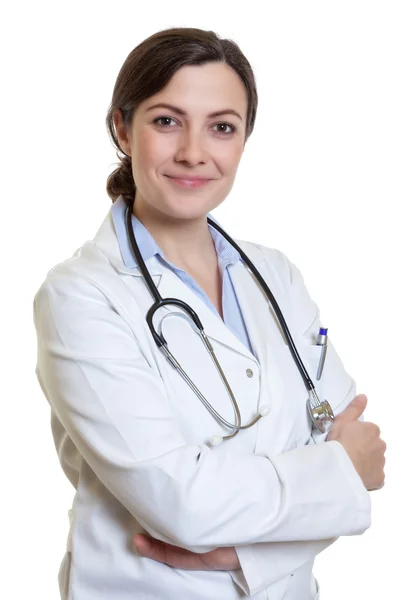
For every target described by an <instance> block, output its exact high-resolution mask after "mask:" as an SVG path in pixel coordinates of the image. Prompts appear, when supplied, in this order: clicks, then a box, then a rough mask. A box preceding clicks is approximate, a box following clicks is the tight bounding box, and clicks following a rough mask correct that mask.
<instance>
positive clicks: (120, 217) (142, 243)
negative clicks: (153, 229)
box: [111, 196, 240, 269]
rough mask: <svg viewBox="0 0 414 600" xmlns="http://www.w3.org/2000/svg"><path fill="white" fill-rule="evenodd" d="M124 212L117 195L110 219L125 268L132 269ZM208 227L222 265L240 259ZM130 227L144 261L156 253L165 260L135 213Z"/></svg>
mask: <svg viewBox="0 0 414 600" xmlns="http://www.w3.org/2000/svg"><path fill="white" fill-rule="evenodd" d="M125 212H126V203H125V200H124V199H123V197H122V196H118V198H117V199H116V201H115V202H114V203H113V204H112V207H111V214H112V220H113V223H114V227H115V231H116V235H117V238H118V243H119V249H120V251H121V255H122V259H123V261H124V264H125V266H126V268H127V269H132V268H134V267H137V266H138V265H137V261H136V259H135V256H134V254H133V251H132V249H131V248H130V245H129V242H128V235H127V228H126V222H125ZM207 216H208V217H209V218H210V219H211V220H212V221H213V222H214V223H217V224H218V225H220V223H218V221H217V220H216V219H215V218H214V217H213V216H212V215H211V214H210V213H209V214H208V215H207ZM208 228H209V231H210V234H211V237H212V240H213V242H214V246H215V248H216V252H217V256H218V257H219V259H220V262H221V264H222V265H223V267H226V266H227V265H229V264H234V263H236V262H238V261H239V260H240V253H239V252H238V251H237V250H236V249H235V248H234V247H233V246H232V245H231V244H230V243H229V242H228V241H227V240H226V238H225V237H224V236H222V235H221V233H220V232H219V231H217V230H216V229H215V228H214V227H213V226H212V225H209V226H208ZM132 229H133V231H134V235H135V239H136V241H137V244H138V247H139V249H140V251H141V254H142V258H143V259H144V261H147V260H148V259H150V258H152V257H153V256H156V255H158V256H160V257H161V258H162V259H163V260H166V258H165V256H164V254H163V252H162V250H161V248H160V247H159V246H158V245H157V243H156V242H155V240H154V238H153V237H152V235H151V234H150V232H149V231H148V229H147V228H146V227H145V226H144V225H143V223H141V221H140V220H139V219H138V218H137V217H136V216H135V215H132Z"/></svg>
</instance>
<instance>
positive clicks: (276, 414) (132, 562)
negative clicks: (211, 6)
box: [34, 28, 385, 600]
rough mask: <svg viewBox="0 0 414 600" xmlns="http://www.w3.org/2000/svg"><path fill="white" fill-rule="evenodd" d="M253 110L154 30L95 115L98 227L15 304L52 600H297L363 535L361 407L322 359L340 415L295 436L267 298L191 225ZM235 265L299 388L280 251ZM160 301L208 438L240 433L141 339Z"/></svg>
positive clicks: (214, 60) (244, 96)
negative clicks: (58, 517) (22, 309)
mask: <svg viewBox="0 0 414 600" xmlns="http://www.w3.org/2000/svg"><path fill="white" fill-rule="evenodd" d="M256 108H257V93H256V87H255V81H254V76H253V73H252V70H251V67H250V65H249V63H248V61H247V59H246V58H245V57H244V55H243V54H242V53H241V51H240V49H239V48H238V46H237V45H236V44H235V43H234V42H232V41H230V40H222V39H219V38H218V37H217V36H216V35H215V34H214V33H213V32H207V31H202V30H198V29H185V28H178V29H170V30H166V31H161V32H158V33H156V34H154V35H153V36H151V37H149V38H148V39H147V40H145V41H144V42H142V43H141V44H140V45H139V46H137V48H135V49H134V50H133V51H132V52H131V54H130V55H129V56H128V57H127V59H126V61H125V63H124V65H123V66H122V68H121V71H120V73H119V75H118V78H117V81H116V83H115V88H114V92H113V98H112V103H111V106H110V108H109V111H108V116H107V125H108V128H109V132H110V134H111V136H112V139H113V141H114V143H115V145H116V147H117V148H118V151H119V153H120V154H119V158H120V159H121V163H120V166H119V168H117V169H116V171H115V172H114V173H112V175H111V176H110V177H109V179H108V183H107V191H108V194H109V196H110V197H111V199H112V201H113V205H112V208H111V210H110V211H109V213H108V215H107V217H106V218H105V220H104V222H103V224H102V226H101V227H100V229H99V231H98V232H97V234H96V236H95V238H94V240H93V241H89V242H86V243H85V244H84V245H83V246H82V247H81V248H80V249H79V250H78V251H77V252H76V253H75V255H74V256H73V257H72V258H71V259H70V260H68V261H65V262H63V263H61V264H59V265H57V266H56V267H55V268H54V269H52V270H51V271H50V272H49V273H48V275H47V277H46V280H45V282H44V283H43V284H42V286H41V287H40V289H39V291H38V292H37V294H36V298H35V305H34V315H35V324H36V328H37V334H38V340H39V347H38V364H37V375H38V378H39V382H40V384H41V386H42V389H43V391H44V394H45V396H46V397H47V399H48V401H49V403H50V405H51V409H52V427H53V435H54V439H55V443H56V447H57V450H58V453H59V458H60V461H61V464H62V468H63V470H64V472H65V474H66V476H67V477H68V478H69V480H70V481H71V482H72V483H73V485H74V487H75V489H76V494H75V498H74V503H73V507H72V511H71V527H70V532H69V536H68V547H67V552H66V555H65V558H64V560H63V562H62V566H61V570H60V574H59V582H60V590H61V597H62V598H64V599H68V598H72V599H75V598H82V600H95V599H96V598H105V599H116V600H121V599H125V600H129V599H131V600H132V599H134V600H135V599H136V598H145V599H152V598H165V599H168V598H180V599H181V600H184V599H191V600H193V599H200V600H204V599H210V598H211V599H215V600H218V599H223V600H224V599H226V600H230V599H231V598H239V597H242V596H245V595H248V596H249V597H252V598H269V599H270V598H271V599H278V600H279V599H282V598H284V599H287V600H294V599H295V600H296V599H298V598H300V599H303V600H306V599H309V600H310V599H311V598H317V597H318V586H317V583H316V580H315V578H314V577H313V575H312V565H313V562H314V558H315V556H316V555H317V554H318V553H319V552H321V551H322V550H323V549H324V548H326V547H327V546H329V545H330V544H332V543H333V542H334V541H335V539H336V538H337V537H339V536H341V535H355V534H360V533H362V532H363V531H365V530H366V529H367V528H368V527H369V525H370V496H369V494H368V491H367V490H369V489H376V488H378V487H380V486H381V485H382V482H383V466H384V465H383V462H384V458H383V455H384V449H385V445H384V443H383V442H382V440H381V439H380V438H379V431H378V428H377V427H376V425H373V424H371V423H364V422H362V417H361V415H362V412H363V410H364V408H365V404H366V398H364V397H361V396H358V397H357V398H356V399H354V400H353V398H354V396H355V387H354V382H353V380H352V379H351V378H350V377H349V375H348V374H347V373H346V372H345V370H344V369H343V366H342V363H341V361H340V360H339V358H338V356H337V354H336V353H335V350H334V348H333V347H332V345H331V344H330V343H329V344H328V351H327V355H326V361H325V365H324V369H323V375H322V377H321V378H320V380H319V381H317V391H318V393H319V396H320V397H321V398H329V402H330V404H331V406H332V408H333V410H334V413H335V414H336V415H337V414H338V413H341V415H340V417H338V418H337V420H336V422H335V423H334V424H333V426H332V428H331V429H330V431H329V436H328V438H327V439H326V432H325V433H323V432H321V431H319V430H317V429H315V430H312V422H311V420H310V417H309V413H308V411H307V408H306V401H307V392H306V389H305V387H304V385H303V381H302V379H301V377H300V374H299V373H298V370H297V368H296V365H295V363H294V361H293V360H292V356H291V354H290V351H289V348H288V346H287V344H286V339H285V337H284V334H283V332H282V330H281V328H280V325H279V322H278V319H277V318H276V316H275V314H274V312H273V310H272V309H271V308H270V304H269V301H268V300H267V299H266V296H265V295H264V294H263V292H262V290H261V288H260V286H259V285H258V284H257V281H256V280H255V278H254V277H253V276H252V274H251V272H250V270H248V269H246V266H245V264H244V262H243V260H242V259H241V255H240V253H239V252H238V251H237V250H235V248H234V247H233V246H232V245H231V244H230V243H229V242H228V240H227V239H226V237H225V235H224V234H223V233H220V232H219V231H218V230H216V229H215V227H214V226H213V223H214V221H212V222H208V221H207V217H208V216H210V215H209V213H210V211H211V210H212V209H214V208H215V207H217V206H218V205H219V204H220V203H221V202H223V200H224V199H225V197H226V196H227V195H228V193H229V192H230V190H231V187H232V185H233V182H234V178H235V175H236V172H237V167H238V165H239V161H240V159H241V156H242V153H243V150H244V146H245V143H246V141H247V139H248V137H249V136H250V135H251V133H252V131H253V127H254V122H255V116H256ZM200 178H201V179H202V180H203V181H200ZM129 224H130V225H129ZM129 227H130V228H132V234H133V235H132V236H131V238H130V239H131V241H130V239H129V237H128V234H131V229H128V228H129ZM134 239H135V243H136V244H137V245H138V249H139V251H140V252H141V254H142V259H143V261H144V262H145V266H146V267H147V268H148V270H149V276H150V278H151V280H152V281H153V282H154V284H155V286H154V287H155V292H154V289H153V290H152V292H151V288H150V287H149V284H148V283H147V282H146V281H145V278H144V268H143V267H142V265H141V264H140V262H139V258H137V254H136V251H135V250H134V242H133V240H134ZM240 247H241V248H242V251H243V252H245V253H246V255H247V256H248V257H249V258H250V260H251V261H252V262H253V264H254V266H255V267H256V268H257V269H258V270H259V272H260V273H261V275H262V276H263V277H264V280H265V281H266V283H267V285H268V286H269V288H270V289H271V291H272V292H273V294H274V296H275V297H276V298H277V302H278V304H279V306H280V308H281V310H282V313H283V315H284V318H285V320H286V322H287V325H288V327H289V329H290V332H291V335H292V337H293V340H294V342H295V345H296V347H297V349H298V352H299V354H300V356H301V358H302V360H303V362H304V363H305V366H306V368H307V370H308V372H309V374H310V376H311V378H312V379H313V380H316V370H317V368H318V364H319V359H320V352H321V348H320V346H318V345H316V338H317V334H318V331H319V327H320V321H319V315H318V310H317V307H316V306H315V304H314V303H313V301H312V300H311V299H310V298H309V295H308V293H307V291H306V288H305V287H304V283H303V280H302V277H301V275H300V273H299V272H298V270H297V269H296V268H295V266H294V265H292V264H291V263H290V262H289V261H288V259H287V258H286V257H285V256H284V255H283V254H282V253H281V252H279V251H277V250H273V249H270V248H266V247H264V246H261V245H258V244H252V243H249V242H240ZM157 292H158V293H159V294H160V295H161V297H162V298H178V299H179V300H181V301H184V302H186V303H188V304H189V305H190V306H191V308H192V309H193V310H195V312H196V313H197V315H198V316H199V318H200V319H201V322H202V324H203V326H204V331H205V334H206V336H207V338H206V339H207V340H208V342H210V344H211V345H212V347H213V349H214V351H215V353H216V356H217V359H218V360H219V362H220V364H221V367H222V369H223V372H224V374H225V376H226V378H227V381H228V383H229V384H230V386H231V388H232V391H233V393H234V397H235V399H236V400H237V405H238V407H239V410H240V420H239V419H238V416H237V412H236V414H235V410H234V407H233V402H232V399H231V397H230V395H229V393H228V392H227V390H226V388H225V386H223V381H222V379H221V377H220V375H219V373H218V370H217V368H216V366H215V364H214V362H213V360H211V358H209V354H208V352H207V350H206V347H205V346H204V345H203V342H202V340H201V339H200V338H199V337H198V336H197V335H196V332H195V330H194V328H193V327H192V326H191V324H189V320H188V318H185V315H186V313H185V311H184V310H183V308H182V307H180V306H177V305H176V306H173V305H169V306H166V307H162V308H160V309H159V310H158V311H156V313H155V314H154V328H155V331H156V332H158V333H160V331H162V334H163V335H164V336H165V338H166V340H167V341H168V348H169V350H170V351H171V352H172V353H173V355H174V356H175V357H176V358H177V360H178V361H179V363H180V364H181V365H182V367H183V369H184V370H185V372H186V373H188V375H189V377H191V379H192V380H193V382H194V384H195V385H196V386H197V388H198V389H199V390H200V392H201V393H202V394H203V395H204V396H205V397H206V398H207V400H208V401H209V402H210V404H211V405H212V407H213V408H214V409H215V410H216V411H217V412H218V413H219V414H220V415H221V417H222V418H223V419H225V420H226V421H227V422H230V424H233V423H239V422H241V424H242V425H245V424H250V423H251V422H252V421H254V424H253V425H252V426H250V427H249V428H246V429H241V430H240V431H239V433H237V430H235V429H234V428H233V429H232V428H229V427H226V426H225V425H224V424H223V422H220V421H219V420H218V419H217V417H216V416H215V415H214V414H212V413H211V412H210V411H209V410H206V407H205V406H204V405H203V403H202V401H200V397H197V393H195V391H194V389H193V388H191V386H190V385H189V384H188V382H187V381H185V379H184V378H183V377H182V375H181V374H180V373H179V372H178V371H177V370H176V369H175V368H173V366H172V364H171V363H170V360H169V359H168V358H167V356H166V355H165V353H164V352H162V351H160V349H159V348H158V346H157V344H156V342H155V341H154V337H153V334H152V332H151V331H150V328H149V327H148V323H147V320H146V315H147V312H148V310H149V309H150V307H151V306H152V305H153V303H154V297H153V296H154V294H156V293H157ZM182 317H184V318H182ZM160 328H161V329H160ZM348 405H349V406H348ZM345 408H346V410H345ZM257 415H259V416H258V418H256V417H257ZM261 415H263V418H261ZM358 418H360V420H358ZM236 433H237V435H236ZM325 440H326V441H325ZM217 442H222V443H220V444H218V445H216V444H217ZM322 442H324V443H322ZM137 534H138V535H137ZM140 534H145V535H140ZM134 540H135V541H134ZM151 540H153V545H152V546H151V544H150V542H151ZM135 544H136V547H135ZM137 549H138V552H137Z"/></svg>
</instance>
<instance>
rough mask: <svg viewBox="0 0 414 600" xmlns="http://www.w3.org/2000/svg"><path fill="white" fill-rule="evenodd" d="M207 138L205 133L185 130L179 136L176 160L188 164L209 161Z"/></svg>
mask: <svg viewBox="0 0 414 600" xmlns="http://www.w3.org/2000/svg"><path fill="white" fill-rule="evenodd" d="M205 143H206V140H205V139H204V137H203V134H202V133H200V132H196V131H190V130H189V129H188V130H187V131H183V132H182V135H181V136H180V138H179V144H178V149H177V152H176V153H175V160H176V161H177V162H185V163H187V164H188V165H198V164H200V163H206V162H207V150H206V147H205Z"/></svg>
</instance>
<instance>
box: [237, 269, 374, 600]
mask: <svg viewBox="0 0 414 600" xmlns="http://www.w3.org/2000/svg"><path fill="white" fill-rule="evenodd" d="M289 268H290V283H291V303H292V308H293V320H294V321H296V322H297V323H299V331H300V333H301V334H302V335H304V336H305V338H306V339H307V341H308V342H309V343H310V344H315V341H316V337H317V335H318V333H319V328H320V327H322V323H321V321H320V318H319V309H318V307H317V306H316V304H315V303H314V302H313V300H312V299H311V298H310V296H309V293H308V291H307V289H306V287H305V284H304V280H303V277H302V275H301V273H300V272H299V270H298V269H297V267H296V266H295V265H293V264H292V263H289ZM309 319H310V320H309ZM309 323H310V324H309ZM328 340H329V345H328V351H327V358H326V362H325V366H324V371H323V376H322V378H321V379H324V380H325V381H324V389H326V390H327V391H328V393H329V398H328V399H329V402H330V403H331V406H332V408H333V410H334V413H335V414H336V415H337V414H339V413H340V412H342V411H343V410H345V408H346V407H347V406H348V404H349V403H350V402H351V400H352V399H353V398H354V397H355V395H356V386H355V381H354V380H353V379H352V378H351V377H350V376H349V375H348V374H347V373H346V371H345V369H344V366H343V364H342V362H341V360H340V358H339V356H338V354H337V353H336V351H335V348H334V346H333V345H332V343H331V341H330V339H329V338H328ZM337 381H341V382H342V381H343V382H345V387H344V386H342V387H341V388H340V389H339V393H338V389H337V386H336V382H337ZM346 382H348V383H346ZM324 397H325V398H326V396H324ZM359 420H361V421H363V420H364V419H363V415H362V416H361V417H360V419H359ZM329 430H330V425H329V424H328V425H327V427H326V431H325V433H321V432H319V431H316V430H315V429H313V430H312V434H311V437H310V439H309V440H307V441H306V442H304V444H305V445H306V444H308V445H315V444H320V443H322V442H325V440H326V438H327V436H328V433H329ZM328 444H331V442H328ZM334 449H335V451H336V452H337V454H338V457H337V458H338V462H339V463H340V464H341V466H342V469H343V474H344V475H345V476H346V477H347V478H348V480H349V483H350V485H352V486H353V488H354V491H355V494H356V495H357V496H359V498H360V502H361V503H366V505H367V509H368V506H369V493H368V491H367V490H366V489H365V486H363V485H362V486H361V484H362V481H361V479H360V477H359V475H358V474H357V472H356V471H355V468H354V466H353V464H352V461H351V460H350V459H349V457H348V454H347V453H346V451H345V450H344V448H343V447H342V445H341V444H339V442H337V446H336V448H334ZM343 535H349V534H343ZM337 539H338V537H331V538H327V539H319V540H316V539H315V540H311V539H309V540H306V541H292V542H290V541H289V542H275V543H264V544H263V543H259V544H253V545H248V546H239V547H236V552H237V555H238V558H239V562H240V567H241V568H240V569H238V570H236V571H232V572H231V576H232V578H233V580H234V582H235V583H236V584H237V585H238V586H239V587H240V588H241V589H242V590H243V592H244V593H245V594H247V595H251V596H253V595H254V594H256V593H258V592H260V591H261V590H263V589H264V588H266V587H268V586H269V585H271V584H272V583H275V582H277V581H278V580H279V579H282V578H283V577H285V576H286V575H288V574H289V573H293V572H294V571H295V570H296V569H298V568H299V567H300V566H302V565H303V564H305V563H306V562H308V561H309V560H311V559H312V558H314V557H315V556H316V555H317V554H319V553H320V552H322V551H323V550H325V549H326V548H327V547H329V546H330V545H332V544H333V543H334V542H335V541H336V540H337Z"/></svg>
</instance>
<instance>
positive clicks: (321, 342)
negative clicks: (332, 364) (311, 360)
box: [316, 327, 328, 381]
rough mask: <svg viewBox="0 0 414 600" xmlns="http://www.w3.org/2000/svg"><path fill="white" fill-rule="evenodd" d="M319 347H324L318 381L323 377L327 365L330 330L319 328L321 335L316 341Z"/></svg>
mask: <svg viewBox="0 0 414 600" xmlns="http://www.w3.org/2000/svg"><path fill="white" fill-rule="evenodd" d="M316 345H317V346H322V348H321V357H320V359H319V366H318V372H317V374H316V379H317V380H318V381H319V380H320V378H321V377H322V371H323V366H324V364H325V358H326V351H327V349H328V330H327V329H324V328H323V327H320V328H319V335H318V338H317V340H316Z"/></svg>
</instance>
